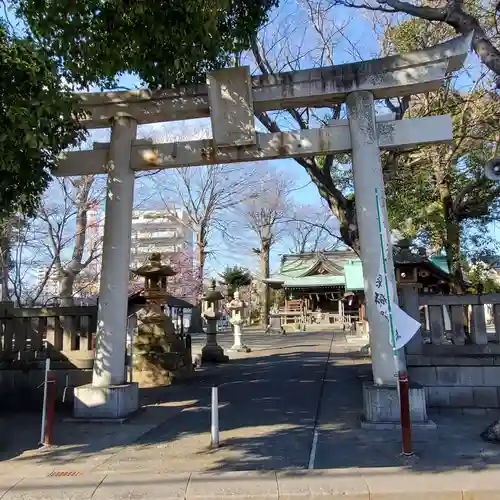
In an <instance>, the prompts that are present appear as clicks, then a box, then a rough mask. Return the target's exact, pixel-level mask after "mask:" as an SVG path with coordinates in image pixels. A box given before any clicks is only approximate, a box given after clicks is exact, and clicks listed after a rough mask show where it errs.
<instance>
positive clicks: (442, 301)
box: [412, 293, 500, 353]
mask: <svg viewBox="0 0 500 500" xmlns="http://www.w3.org/2000/svg"><path fill="white" fill-rule="evenodd" d="M418 301H419V305H420V320H421V324H422V329H421V333H420V335H418V336H417V337H416V338H415V339H414V340H413V341H412V342H413V344H415V342H416V343H423V344H432V345H433V346H443V347H445V346H457V348H458V346H470V345H475V346H485V347H486V348H487V349H486V350H485V349H484V348H480V349H477V351H478V352H491V353H493V351H495V352H496V351H497V350H499V349H498V347H499V346H498V345H495V344H498V343H499V342H500V294H498V293H491V294H484V295H472V294H469V295H453V296H445V295H420V296H419V298H418ZM485 306H486V307H485ZM487 313H488V314H487Z"/></svg>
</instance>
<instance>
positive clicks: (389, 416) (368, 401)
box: [361, 382, 436, 430]
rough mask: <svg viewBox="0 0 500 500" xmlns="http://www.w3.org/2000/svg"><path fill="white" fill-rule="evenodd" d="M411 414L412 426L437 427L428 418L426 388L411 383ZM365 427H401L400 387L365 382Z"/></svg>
mask: <svg viewBox="0 0 500 500" xmlns="http://www.w3.org/2000/svg"><path fill="white" fill-rule="evenodd" d="M409 397H410V416H411V422H412V426H414V427H420V428H426V429H435V428H436V424H435V423H434V422H432V421H431V420H429V419H428V418H427V403H426V397H425V388H424V387H422V386H421V385H419V384H415V383H410V394H409ZM363 409H364V415H363V417H364V418H363V420H362V422H361V427H362V428H363V429H378V430H387V429H395V428H398V427H401V424H400V410H399V394H398V388H397V387H396V386H395V385H394V386H392V385H375V384H374V383H373V382H365V383H363Z"/></svg>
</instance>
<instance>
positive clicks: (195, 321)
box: [188, 230, 206, 333]
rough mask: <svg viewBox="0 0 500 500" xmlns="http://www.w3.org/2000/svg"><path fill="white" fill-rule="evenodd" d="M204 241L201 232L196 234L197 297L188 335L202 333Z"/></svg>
mask: <svg viewBox="0 0 500 500" xmlns="http://www.w3.org/2000/svg"><path fill="white" fill-rule="evenodd" d="M205 259H206V250H205V241H204V234H203V230H201V231H199V232H197V233H196V265H197V266H198V281H199V283H198V287H197V289H198V294H197V295H198V296H197V298H196V306H195V307H194V308H193V309H192V310H191V321H190V323H189V328H188V333H200V332H202V331H203V321H202V318H201V295H202V294H203V279H204V277H205Z"/></svg>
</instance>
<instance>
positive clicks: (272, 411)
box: [0, 332, 500, 498]
mask: <svg viewBox="0 0 500 500" xmlns="http://www.w3.org/2000/svg"><path fill="white" fill-rule="evenodd" d="M221 337H222V339H221V343H222V345H224V347H228V346H230V345H231V344H232V337H231V335H226V336H221ZM201 341H202V338H199V339H195V344H197V348H199V346H200V342H201ZM245 342H246V343H247V344H248V345H249V346H250V347H252V349H253V350H252V352H251V353H248V354H242V353H235V354H232V358H233V359H232V360H231V361H230V362H229V363H228V364H226V365H219V366H211V367H207V368H204V369H203V370H201V371H200V372H199V373H198V374H197V378H196V380H195V381H193V382H192V383H190V384H188V385H178V386H172V387H168V388H164V389H159V390H157V389H156V390H143V391H142V398H143V403H144V405H145V409H144V411H143V412H142V413H141V414H139V415H138V416H136V417H134V418H132V419H130V421H128V422H127V423H125V424H122V425H116V424H77V423H73V422H66V421H64V420H62V419H61V420H60V421H58V423H57V426H56V430H55V435H56V439H57V443H58V446H56V447H53V448H51V449H46V450H43V449H39V450H38V449H36V443H37V440H38V433H39V416H38V415H15V416H8V415H4V416H3V419H4V425H3V427H0V431H1V433H0V461H2V462H1V466H0V478H1V477H4V478H5V477H6V476H8V475H10V476H29V477H36V476H38V477H43V476H47V475H48V474H49V473H52V472H54V471H56V472H59V473H84V474H87V473H93V474H98V475H99V474H102V475H103V476H102V477H104V475H109V474H112V475H113V474H116V473H122V474H135V473H148V474H150V473H154V472H157V473H162V474H165V473H169V474H174V475H175V474H190V473H219V472H222V471H224V472H227V471H234V472H235V473H236V472H238V471H245V470H256V471H261V472H262V473H264V472H265V471H266V470H277V471H284V472H285V471H290V473H292V472H293V471H297V470H304V469H307V468H308V467H309V466H310V465H313V466H314V468H315V469H332V468H337V469H340V468H342V469H345V470H346V471H348V470H350V469H352V468H360V470H361V469H363V470H364V468H366V470H368V469H369V468H381V467H399V466H401V465H403V466H404V468H405V470H407V471H418V472H422V471H433V472H435V471H456V470H479V469H481V470H486V469H496V467H497V466H498V464H500V446H496V445H493V444H487V443H485V442H483V441H482V440H481V439H480V437H479V433H480V432H481V431H482V430H483V429H484V427H486V425H487V424H488V423H490V422H491V421H492V420H493V419H494V418H495V415H494V414H491V415H488V416H472V415H468V416H445V415H431V418H433V420H434V421H435V422H436V423H437V426H438V428H437V430H436V431H419V432H414V442H415V450H416V451H417V453H418V455H419V460H418V461H416V462H412V463H409V464H406V465H404V464H402V461H401V459H400V458H399V457H398V453H399V449H400V444H399V443H400V441H399V432H398V431H366V430H362V429H360V426H359V417H360V413H361V406H362V405H361V385H360V380H359V376H360V374H361V375H362V374H363V373H367V372H369V370H370V365H369V360H367V359H365V358H362V357H360V356H359V355H356V354H349V353H352V351H357V350H359V347H360V346H361V344H360V345H359V346H356V345H354V344H351V343H347V342H346V339H345V337H344V336H343V334H341V333H340V332H339V333H337V334H335V335H333V336H332V334H329V333H317V334H315V333H309V332H308V333H294V334H290V335H288V336H286V337H281V336H274V337H270V336H266V335H263V334H261V333H258V332H251V333H248V334H247V337H246V339H245ZM323 380H324V382H323ZM214 383H215V384H218V385H219V387H220V388H219V397H220V426H221V445H222V446H221V447H220V448H219V449H216V450H211V449H210V448H209V442H210V437H209V425H210V411H209V401H210V388H211V386H212V385H213V384H214ZM1 418H2V417H0V419H1ZM315 429H316V431H317V434H318V438H317V447H316V448H315V453H313V457H312V462H311V450H312V449H313V448H314V447H313V437H314V431H315ZM5 443H7V445H6V444H5ZM2 444H3V446H2ZM381 470H382V469H381ZM137 477H138V476H137ZM499 484H500V483H499ZM0 498H1V497H0Z"/></svg>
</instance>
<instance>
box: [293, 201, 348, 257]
mask: <svg viewBox="0 0 500 500" xmlns="http://www.w3.org/2000/svg"><path fill="white" fill-rule="evenodd" d="M287 227H288V231H287V233H288V238H289V239H290V247H289V251H290V252H292V253H305V252H317V251H319V250H333V249H334V248H335V247H337V246H338V245H339V243H340V241H341V239H340V236H339V233H338V224H337V223H336V219H334V218H333V216H332V215H331V213H328V211H326V210H325V209H324V208H323V209H318V208H317V207H312V206H309V205H301V206H299V207H297V208H295V213H294V214H293V216H292V217H291V218H290V219H289V220H288V221H287Z"/></svg>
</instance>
